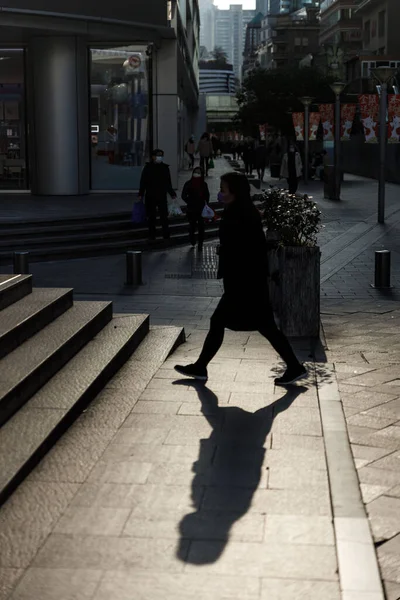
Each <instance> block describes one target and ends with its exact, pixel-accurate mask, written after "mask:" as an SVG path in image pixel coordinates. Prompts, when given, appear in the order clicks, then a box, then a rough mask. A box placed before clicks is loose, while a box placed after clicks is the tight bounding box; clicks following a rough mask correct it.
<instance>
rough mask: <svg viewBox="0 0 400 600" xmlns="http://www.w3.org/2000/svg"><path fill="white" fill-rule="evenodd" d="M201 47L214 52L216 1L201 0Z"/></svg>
mask: <svg viewBox="0 0 400 600" xmlns="http://www.w3.org/2000/svg"><path fill="white" fill-rule="evenodd" d="M199 8H200V46H204V47H205V48H207V50H208V52H212V51H213V50H214V48H215V46H216V44H215V15H216V12H217V10H218V9H217V7H216V6H214V0H200V2H199Z"/></svg>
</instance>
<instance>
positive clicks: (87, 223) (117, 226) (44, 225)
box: [0, 202, 223, 245]
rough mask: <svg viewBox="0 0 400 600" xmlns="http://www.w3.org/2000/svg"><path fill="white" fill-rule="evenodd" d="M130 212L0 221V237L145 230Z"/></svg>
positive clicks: (4, 239) (172, 219) (173, 221)
mask: <svg viewBox="0 0 400 600" xmlns="http://www.w3.org/2000/svg"><path fill="white" fill-rule="evenodd" d="M210 206H211V207H212V208H213V209H214V210H215V211H216V212H222V210H223V207H222V206H221V204H220V203H219V202H210ZM181 208H182V210H183V213H184V215H183V216H181V217H170V218H169V223H170V224H171V225H179V224H180V223H182V222H184V223H187V219H186V215H185V212H186V207H185V206H182V207H181ZM131 217H132V213H131V212H126V213H121V214H120V215H119V218H116V217H115V216H114V218H113V217H112V215H111V216H110V219H109V217H108V215H103V216H102V217H97V218H94V219H93V220H90V219H88V218H82V219H81V220H65V219H60V220H57V221H54V220H53V221H49V222H39V223H38V224H35V226H34V227H33V226H32V222H30V223H24V224H22V223H13V224H12V226H5V225H2V224H1V223H0V238H1V243H2V245H6V244H7V242H11V241H15V240H17V241H18V240H23V239H24V238H29V239H36V238H46V237H65V236H69V235H74V234H76V235H77V234H79V232H84V233H85V234H88V233H99V232H100V231H101V232H103V233H104V232H116V231H126V230H130V231H132V230H134V231H138V230H143V231H145V232H147V228H146V227H139V228H137V227H135V226H134V225H133V224H132V219H131ZM157 225H158V226H159V227H161V223H160V220H159V218H157Z"/></svg>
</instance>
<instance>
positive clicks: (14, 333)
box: [0, 275, 184, 504]
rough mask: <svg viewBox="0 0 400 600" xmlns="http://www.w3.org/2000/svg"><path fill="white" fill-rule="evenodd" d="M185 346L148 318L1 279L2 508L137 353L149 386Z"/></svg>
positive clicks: (27, 280) (27, 279)
mask: <svg viewBox="0 0 400 600" xmlns="http://www.w3.org/2000/svg"><path fill="white" fill-rule="evenodd" d="M183 339H184V333H183V330H181V329H178V328H175V327H156V328H150V324H149V316H148V315H120V316H118V315H116V316H113V312H112V303H111V302H74V301H73V290H71V289H49V288H46V289H35V288H32V279H31V276H30V275H16V276H12V275H0V340H1V343H0V504H1V503H3V502H4V501H5V500H6V499H7V497H8V496H9V495H10V494H11V493H12V491H13V490H14V489H15V488H16V487H17V486H18V485H19V483H20V482H21V481H22V480H23V479H24V478H25V477H26V476H27V474H28V473H29V472H30V471H31V470H32V468H33V467H34V466H35V465H36V464H37V463H38V462H39V461H40V459H41V458H42V457H43V456H44V455H45V454H46V452H47V451H48V450H49V449H50V448H51V446H52V445H53V444H54V443H55V442H56V441H57V440H58V438H59V437H60V436H61V435H62V434H63V432H64V431H65V430H66V429H67V428H68V427H69V426H70V425H71V424H72V423H73V421H74V420H75V419H76V418H77V417H78V416H79V414H80V413H81V412H82V411H83V410H84V409H85V408H86V406H87V405H88V404H89V403H90V402H91V401H92V400H93V399H94V398H95V397H96V396H97V395H98V394H99V392H100V391H101V390H102V389H103V388H104V387H105V385H106V384H107V383H108V382H109V380H110V379H111V378H112V377H113V376H114V375H115V374H116V373H117V371H118V370H119V369H120V368H121V367H122V366H123V365H124V363H126V362H127V361H128V360H129V359H130V358H131V356H132V355H133V353H135V361H134V362H137V360H136V359H137V358H139V357H140V355H143V356H144V360H145V362H146V366H147V370H146V379H145V380H143V377H142V374H141V377H142V379H141V383H140V385H142V386H145V385H147V383H146V382H148V381H150V379H151V377H152V376H153V375H154V373H155V372H156V370H157V369H158V368H159V367H160V366H161V364H162V363H163V362H164V360H165V359H166V358H167V357H168V355H169V354H170V352H171V351H172V350H173V349H174V348H175V347H176V345H178V344H179V343H181V342H182V341H183Z"/></svg>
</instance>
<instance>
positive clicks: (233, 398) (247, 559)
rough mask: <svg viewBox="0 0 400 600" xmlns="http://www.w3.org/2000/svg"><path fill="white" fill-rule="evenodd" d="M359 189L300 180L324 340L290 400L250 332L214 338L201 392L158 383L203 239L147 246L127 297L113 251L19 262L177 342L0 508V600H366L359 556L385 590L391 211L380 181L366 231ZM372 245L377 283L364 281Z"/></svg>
mask: <svg viewBox="0 0 400 600" xmlns="http://www.w3.org/2000/svg"><path fill="white" fill-rule="evenodd" d="M221 168H223V165H222V163H221ZM217 175H218V173H216V174H215V179H214V178H213V180H212V181H213V183H212V185H214V187H215V189H217V187H218V176H217ZM312 186H315V188H317V186H318V184H311V186H310V187H312ZM376 188H377V186H376V184H375V183H373V182H368V181H366V180H357V179H352V180H351V181H349V182H348V186H347V188H345V194H344V200H343V202H342V203H330V202H328V201H325V200H323V199H322V198H321V197H320V195H318V189H316V192H317V193H316V194H314V197H315V198H316V200H317V201H318V203H319V204H320V206H321V209H322V211H323V215H324V224H325V225H326V227H325V229H324V230H323V231H322V232H321V236H320V243H321V247H322V281H323V283H322V290H323V298H322V321H323V325H324V332H325V337H326V344H327V349H326V351H325V352H324V349H323V348H321V347H320V346H315V345H314V344H310V343H309V342H304V341H298V342H296V351H297V352H298V354H299V357H300V358H301V359H302V360H304V361H306V362H307V364H308V366H309V369H310V377H309V379H308V380H307V381H306V382H305V384H304V385H301V386H297V387H295V388H294V389H293V390H291V391H289V392H288V393H285V390H280V389H275V388H274V386H273V377H274V376H275V375H276V373H277V372H278V371H279V370H280V368H281V365H279V361H278V359H277V357H276V356H275V354H274V352H273V351H272V350H271V348H270V347H269V345H268V344H267V343H266V342H265V341H264V340H262V339H261V338H260V336H258V335H256V334H247V333H233V332H228V333H227V335H226V339H225V343H224V346H223V348H222V350H221V351H220V353H219V354H218V355H217V357H216V360H215V361H214V362H213V364H212V366H211V369H210V381H209V383H208V385H207V386H206V387H202V386H200V387H199V386H196V385H194V384H193V383H190V382H179V381H177V380H176V378H175V373H174V372H173V370H172V367H173V364H175V362H177V361H179V362H182V363H186V362H190V361H191V360H192V359H193V357H194V356H197V354H198V352H199V349H200V347H201V344H202V342H203V340H204V336H205V334H206V331H207V329H208V319H209V317H210V315H211V314H212V311H213V310H214V308H215V306H216V304H217V302H218V298H219V296H220V294H221V283H220V281H218V280H215V279H212V278H211V279H208V278H206V276H207V271H209V272H210V273H209V274H208V276H212V270H213V268H214V266H215V251H214V244H213V243H211V244H206V248H205V253H204V256H203V257H200V256H199V255H198V254H197V253H196V252H195V251H192V250H190V249H189V248H180V249H174V250H169V251H164V252H157V253H152V254H146V255H145V256H144V276H145V285H144V286H142V287H141V288H140V289H136V290H132V289H129V288H126V287H124V285H123V282H124V267H125V264H124V257H118V256H115V257H109V258H104V257H102V258H93V259H84V260H80V261H79V260H78V261H64V262H57V263H47V264H45V263H43V264H35V265H32V271H33V273H34V278H35V284H36V285H53V286H58V285H61V286H73V287H75V289H76V292H77V298H79V299H82V298H95V299H100V298H101V299H105V298H107V299H108V298H109V299H112V300H114V303H115V309H116V311H117V312H149V313H150V314H151V318H152V323H153V324H172V325H180V326H182V325H183V326H185V329H186V332H187V336H188V341H187V343H186V344H185V345H183V346H181V347H180V348H179V349H178V350H177V352H176V353H175V355H174V356H173V357H171V358H170V359H169V360H168V361H167V362H166V363H165V365H164V366H163V367H162V368H161V369H160V370H159V372H158V373H157V374H156V376H155V377H154V379H153V380H152V381H151V382H150V384H149V385H148V386H147V388H146V389H145V390H144V391H141V392H140V393H137V391H136V390H135V383H134V379H133V378H132V374H131V371H130V369H131V367H129V366H128V367H127V368H126V369H124V370H123V372H122V373H120V374H118V376H117V377H116V378H115V379H114V380H113V381H112V382H111V383H110V385H109V386H108V389H107V390H106V392H105V394H104V395H102V396H100V397H99V399H98V401H97V402H96V403H95V404H94V405H93V407H91V411H90V418H89V416H88V415H83V416H82V417H81V418H80V419H79V420H78V422H77V424H76V425H75V426H74V427H72V428H71V430H70V431H69V432H68V433H67V434H66V435H65V436H64V438H63V440H62V442H60V443H59V444H57V446H56V447H55V448H54V449H53V450H52V451H51V452H50V454H49V455H48V456H47V457H46V458H45V459H44V460H43V461H42V463H41V464H40V465H39V466H38V468H37V469H36V470H35V472H34V473H33V474H32V475H31V477H30V478H29V479H28V480H27V481H26V482H25V483H24V484H23V485H22V486H21V487H20V488H19V489H18V490H17V492H16V493H15V494H14V496H13V497H12V498H11V499H10V501H9V502H8V503H7V504H6V505H5V506H4V507H3V508H2V509H1V510H0V600H10V599H11V600H27V599H29V600H31V599H32V598H35V599H36V598H40V599H41V600H56V599H57V600H67V599H68V600H71V598H79V600H80V599H81V598H82V600H128V599H129V600H131V599H132V598H133V597H134V598H135V600H142V599H143V600H145V599H146V600H152V599H153V598H154V599H160V600H161V598H162V599H163V600H164V599H165V600H169V599H171V600H172V599H174V600H186V599H190V598H193V599H194V598H196V599H197V598H199V599H200V600H203V599H204V600H205V599H207V600H219V599H221V600H222V599H228V598H230V599H231V600H239V599H240V600H242V599H256V598H257V599H262V600H267V599H268V600H292V599H293V598H296V599H299V600H302V599H304V600H314V599H315V600H321V599H324V600H383V599H384V596H383V592H382V587H381V583H380V576H379V573H378V570H377V568H378V562H377V557H378V559H379V565H380V569H381V575H382V578H383V580H384V584H385V589H386V594H387V595H386V598H387V599H388V600H399V598H400V580H399V573H400V510H399V508H400V505H399V503H400V494H399V490H398V488H399V486H400V468H399V465H398V462H400V446H399V440H400V434H399V432H400V413H399V404H398V402H399V398H400V384H399V383H398V381H399V380H400V343H399V342H398V340H397V337H398V333H397V332H398V326H399V322H400V308H399V304H398V301H396V300H397V298H398V295H397V294H398V289H400V288H399V279H400V277H399V271H398V265H397V262H398V255H399V254H400V252H399V243H400V241H399V238H398V236H397V233H396V232H397V231H398V226H399V224H398V221H397V219H398V218H399V219H400V212H399V214H398V210H397V196H398V194H397V189H398V188H396V186H388V223H387V225H385V226H380V225H376V223H375V202H376V191H377V190H376ZM399 210H400V207H399ZM381 245H385V246H386V247H390V249H392V251H393V261H394V265H393V267H394V268H393V282H394V284H395V286H396V287H395V289H394V290H393V292H392V293H390V294H382V292H379V291H378V290H372V288H370V282H371V278H372V277H373V268H372V266H373V265H372V264H371V260H372V261H373V251H374V249H375V248H376V247H379V246H381ZM371 257H372V258H371ZM127 403H130V405H131V406H132V409H131V410H130V414H129V415H128V417H127V419H126V420H124V419H125V417H124V419H123V420H121V419H120V415H121V411H120V410H119V407H122V406H123V407H125V408H126V404H127ZM122 412H123V411H122ZM95 425H96V427H97V429H96V427H95ZM99 426H100V430H101V431H100V430H99ZM99 431H100V434H99ZM349 438H350V439H349ZM353 456H354V460H355V462H354V460H353ZM356 468H357V469H358V477H357V470H356ZM361 494H362V498H361ZM362 499H363V501H364V503H365V505H366V510H367V512H368V516H369V519H370V524H371V529H372V534H373V539H372V537H371V532H370V529H369V525H368V521H367V518H366V512H365V508H364V503H363V502H362ZM373 541H375V543H376V549H375V548H374V545H373ZM375 550H376V551H375Z"/></svg>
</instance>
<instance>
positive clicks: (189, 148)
mask: <svg viewBox="0 0 400 600" xmlns="http://www.w3.org/2000/svg"><path fill="white" fill-rule="evenodd" d="M185 152H186V154H187V155H188V157H189V169H193V167H194V154H195V152H196V145H195V143H194V135H191V136H190V138H189V140H188V141H187V142H186V145H185Z"/></svg>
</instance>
